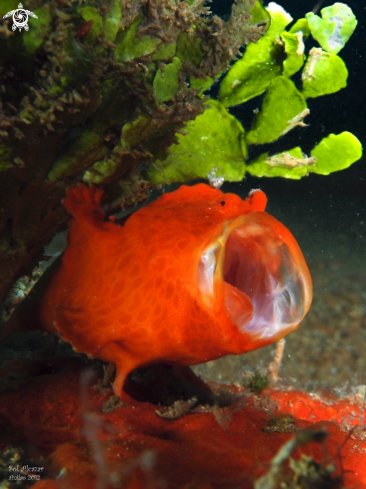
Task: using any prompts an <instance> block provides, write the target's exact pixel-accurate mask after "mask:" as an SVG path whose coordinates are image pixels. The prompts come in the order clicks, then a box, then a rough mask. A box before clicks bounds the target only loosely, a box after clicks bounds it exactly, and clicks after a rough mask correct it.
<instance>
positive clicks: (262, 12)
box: [249, 0, 271, 25]
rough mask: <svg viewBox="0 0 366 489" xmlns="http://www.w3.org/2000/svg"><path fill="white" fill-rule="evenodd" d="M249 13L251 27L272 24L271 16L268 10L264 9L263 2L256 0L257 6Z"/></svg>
mask: <svg viewBox="0 0 366 489" xmlns="http://www.w3.org/2000/svg"><path fill="white" fill-rule="evenodd" d="M249 13H250V21H249V25H254V24H264V23H265V22H268V23H270V21H271V14H270V13H269V12H268V9H265V8H264V7H263V5H262V1H261V0H256V2H255V4H254V5H253V7H252V8H251V9H250V11H249Z"/></svg>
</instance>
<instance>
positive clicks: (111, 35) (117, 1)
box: [104, 0, 122, 42]
mask: <svg viewBox="0 0 366 489" xmlns="http://www.w3.org/2000/svg"><path fill="white" fill-rule="evenodd" d="M121 18H122V4H121V0H113V3H112V5H111V7H110V9H109V11H108V17H107V18H106V19H105V20H104V27H105V37H106V39H107V41H110V42H113V41H114V40H115V39H116V36H117V32H118V28H119V23H120V21H121Z"/></svg>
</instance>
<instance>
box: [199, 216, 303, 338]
mask: <svg viewBox="0 0 366 489" xmlns="http://www.w3.org/2000/svg"><path fill="white" fill-rule="evenodd" d="M255 214H256V213H253V214H250V215H249V216H247V218H246V220H245V222H244V224H242V225H241V226H239V227H237V228H236V229H234V230H232V231H231V232H230V234H229V235H228V237H227V240H226V244H225V245H224V246H225V250H224V257H223V260H220V261H222V265H221V266H222V271H219V272H220V273H221V274H222V277H223V279H224V282H225V283H224V296H225V307H226V309H227V312H228V314H229V316H230V317H231V320H232V321H233V322H234V323H235V324H236V325H237V327H238V328H239V329H240V330H241V331H242V332H247V333H250V334H251V335H253V337H256V338H265V339H270V338H274V340H276V339H277V337H278V339H279V338H281V337H282V336H284V335H285V334H287V333H288V332H289V331H291V330H292V329H295V328H296V327H297V325H298V324H299V322H300V321H301V320H302V318H303V317H304V315H305V313H306V311H307V308H308V306H309V305H310V295H311V292H310V293H309V281H308V278H307V276H306V275H305V274H304V272H303V266H302V263H301V264H300V266H299V264H298V260H297V262H296V261H295V260H296V258H295V256H294V253H293V252H292V251H291V250H290V249H289V247H288V246H287V244H286V243H285V242H284V241H283V240H282V239H280V238H279V237H277V236H276V235H275V233H274V231H273V227H272V226H271V219H272V220H273V221H275V220H274V219H273V218H271V217H270V216H268V220H267V221H268V222H269V224H267V225H266V224H265V223H263V222H260V223H258V222H256V219H255ZM276 222H277V221H276ZM220 249H221V245H219V244H216V245H212V246H211V247H210V248H208V249H207V250H206V251H205V252H204V253H203V255H202V256H201V262H200V265H199V274H198V275H199V284H200V287H201V290H202V291H203V292H205V293H208V294H213V293H214V277H215V273H217V272H218V270H217V266H220V264H219V265H218V263H219V262H218V260H217V258H218V256H219V253H220ZM297 259H298V257H297ZM301 259H302V260H303V258H302V256H301Z"/></svg>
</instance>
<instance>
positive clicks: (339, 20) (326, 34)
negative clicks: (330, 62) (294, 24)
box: [306, 2, 357, 54]
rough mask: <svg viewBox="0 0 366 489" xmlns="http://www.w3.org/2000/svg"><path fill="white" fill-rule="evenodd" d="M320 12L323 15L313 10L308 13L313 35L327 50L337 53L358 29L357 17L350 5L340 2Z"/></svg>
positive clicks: (307, 17) (307, 16)
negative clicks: (316, 13)
mask: <svg viewBox="0 0 366 489" xmlns="http://www.w3.org/2000/svg"><path fill="white" fill-rule="evenodd" d="M320 12H321V15H322V17H319V16H318V15H315V14H314V13H313V12H309V13H308V14H306V20H307V21H308V24H309V28H310V31H311V35H312V36H313V37H314V39H316V40H317V41H318V43H319V44H320V46H321V47H322V48H323V49H324V50H325V51H327V52H328V53H333V54H337V53H339V51H340V50H341V49H343V48H344V46H345V44H346V42H347V41H348V39H349V38H350V37H351V35H352V34H353V31H354V30H355V29H356V26H357V20H356V17H355V16H354V14H353V12H352V10H351V9H350V7H348V5H345V4H344V3H338V2H337V3H335V4H334V5H332V6H330V7H325V8H323V9H322V10H321V11H320Z"/></svg>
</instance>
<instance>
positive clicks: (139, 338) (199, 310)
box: [39, 184, 312, 398]
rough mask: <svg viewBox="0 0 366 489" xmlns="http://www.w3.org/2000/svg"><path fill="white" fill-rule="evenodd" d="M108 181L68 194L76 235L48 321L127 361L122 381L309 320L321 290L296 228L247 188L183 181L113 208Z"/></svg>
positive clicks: (264, 339) (47, 307)
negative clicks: (129, 209) (128, 206)
mask: <svg viewBox="0 0 366 489" xmlns="http://www.w3.org/2000/svg"><path fill="white" fill-rule="evenodd" d="M102 196H103V191H102V190H100V189H98V188H94V187H92V188H87V187H85V186H83V185H79V186H77V187H76V188H70V189H69V190H68V192H67V195H66V198H65V200H64V202H63V205H64V206H65V208H66V209H67V210H68V211H69V212H70V213H71V215H72V216H73V219H71V220H70V223H69V234H68V247H67V248H66V250H65V252H64V254H63V257H62V260H61V263H60V264H59V266H58V268H57V270H56V271H55V272H54V274H53V276H52V278H51V281H50V283H49V286H48V288H47V290H46V292H45V294H44V297H43V300H42V302H41V305H40V309H39V317H40V321H41V324H42V326H43V328H45V329H46V330H48V331H50V332H52V333H56V334H58V335H59V336H60V337H61V338H62V339H63V340H66V341H68V342H70V343H71V344H72V346H73V347H74V349H75V350H76V351H79V352H84V353H86V354H88V355H89V356H90V357H93V358H98V359H101V360H103V361H105V362H109V363H113V364H115V365H116V377H115V381H114V384H113V388H114V392H115V394H116V395H117V396H119V397H122V398H123V397H124V392H123V386H124V383H125V380H126V377H127V376H128V374H129V373H130V372H132V371H133V370H134V369H136V368H138V367H144V366H150V365H152V364H155V363H166V364H170V365H176V366H187V365H195V364H199V363H204V362H207V361H209V360H213V359H217V358H220V357H223V356H224V355H228V354H242V353H246V352H248V351H250V350H254V349H256V348H259V347H261V346H264V345H268V344H270V343H273V342H275V341H278V340H279V339H281V338H282V337H283V336H285V335H287V334H288V333H289V332H291V331H293V330H294V329H297V327H298V325H299V323H300V322H301V320H302V319H303V317H304V316H305V314H306V313H307V311H308V309H309V307H310V303H311V300H312V281H311V277H310V273H309V270H308V267H307V265H306V262H305V259H304V256H303V254H302V252H301V250H300V248H299V246H298V244H297V242H296V241H295V239H294V237H293V236H292V234H291V233H290V232H289V231H288V229H287V228H286V227H285V226H284V225H283V224H281V223H280V222H279V221H277V220H276V219H275V218H274V217H272V216H270V215H269V214H267V213H266V212H265V207H266V202H267V198H266V196H265V194H264V193H263V192H262V191H260V190H254V191H252V192H251V193H250V194H249V197H248V198H247V199H246V200H242V199H241V198H240V197H239V196H237V195H235V194H230V193H227V194H224V193H222V192H221V191H220V190H217V189H214V188H211V187H210V186H208V185H205V184H197V185H194V186H191V187H189V186H181V187H180V188H179V189H178V190H176V191H174V192H171V193H166V194H164V195H162V196H161V197H160V198H158V199H157V200H156V201H154V202H152V203H150V204H148V205H147V206H146V207H144V208H142V209H140V210H138V211H137V212H135V213H134V214H132V215H131V216H130V217H129V218H128V220H127V221H126V222H125V224H124V226H120V225H117V224H115V223H113V222H111V221H108V220H106V219H105V214H104V212H103V208H102V205H101V201H102Z"/></svg>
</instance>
